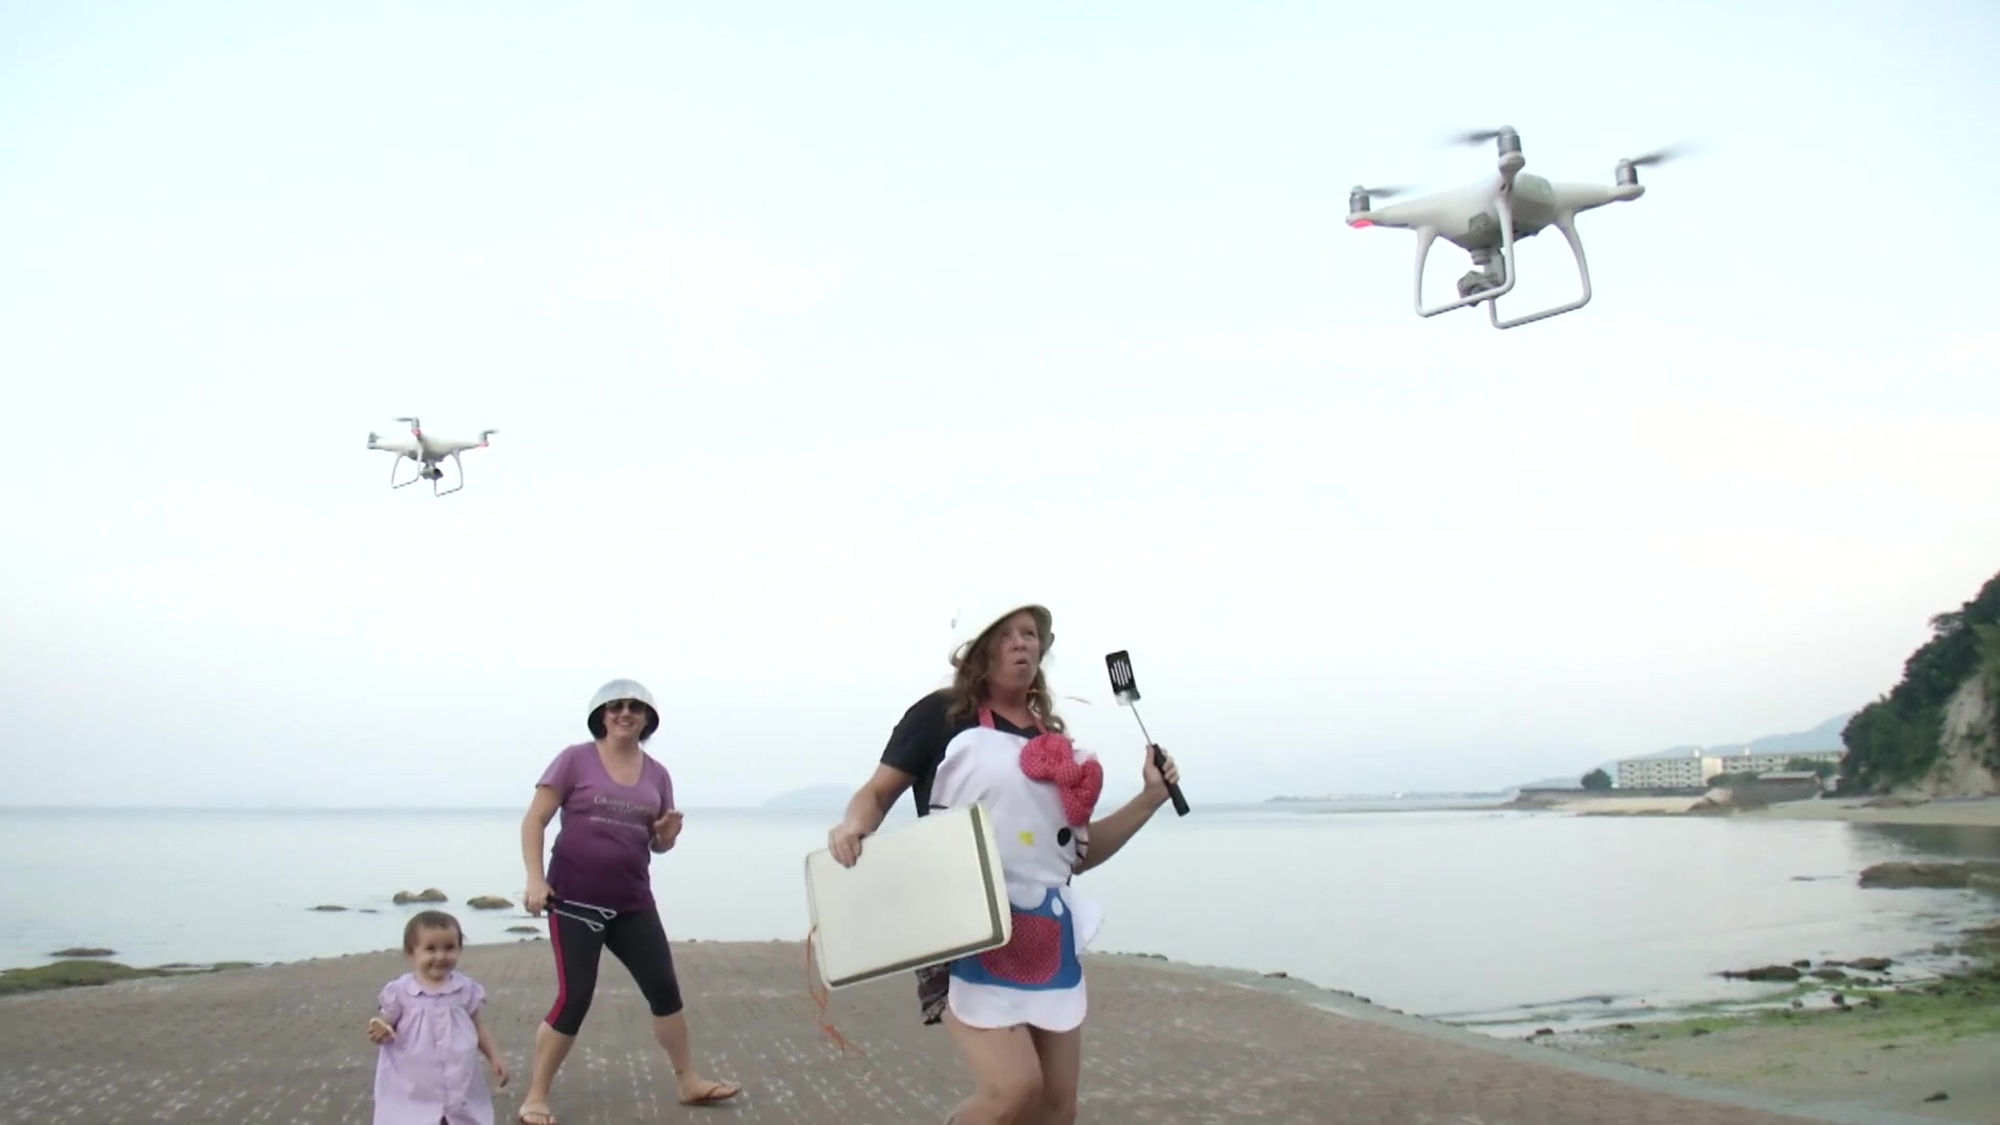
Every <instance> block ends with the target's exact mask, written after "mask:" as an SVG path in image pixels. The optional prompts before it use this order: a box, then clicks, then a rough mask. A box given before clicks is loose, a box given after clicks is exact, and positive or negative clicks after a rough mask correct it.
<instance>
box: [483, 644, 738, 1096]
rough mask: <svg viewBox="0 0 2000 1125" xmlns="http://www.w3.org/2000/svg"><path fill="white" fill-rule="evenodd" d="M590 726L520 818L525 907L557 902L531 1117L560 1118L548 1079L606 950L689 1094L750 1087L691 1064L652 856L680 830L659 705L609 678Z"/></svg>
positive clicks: (641, 690)
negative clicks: (547, 837)
mask: <svg viewBox="0 0 2000 1125" xmlns="http://www.w3.org/2000/svg"><path fill="white" fill-rule="evenodd" d="M586 725H587V726H588V727H589V728H590V735H591V741H589V742H579V743H577V744H576V745H575V746H571V747H568V748H567V749H565V750H563V752H562V753H560V754H557V755H556V757H555V760H554V761H552V762H550V763H549V768H548V769H547V770H545V771H543V773H542V778H541V780H540V781H539V782H537V783H536V784H535V799H534V801H533V802H531V803H530V804H529V805H528V813H527V815H526V816H524V817H522V818H521V859H522V861H523V862H524V863H525V864H526V865H527V869H528V892H527V896H526V897H527V908H528V913H530V914H540V913H541V912H542V911H543V910H544V909H546V910H547V911H548V912H549V944H550V945H551V946H552V947H553V948H554V949H555V959H556V1000H555V1004H554V1006H553V1007H551V1008H550V1009H549V1014H548V1015H547V1016H546V1017H544V1018H543V1020H542V1022H541V1024H539V1025H538V1026H537V1027H536V1028H535V1065H534V1069H533V1071H532V1073H531V1074H530V1076H529V1079H528V1089H527V1091H526V1093H525V1094H524V1095H523V1096H522V1102H521V1115H520V1120H521V1121H522V1122H523V1123H525V1125H557V1123H556V1116H555V1114H554V1113H552V1112H550V1110H549V1104H548V1099H549V1086H550V1085H551V1084H552V1083H553V1082H554V1081H555V1076H556V1069H557V1068H558V1067H560V1066H562V1062H563V1059H564V1058H565V1057H566V1056H568V1054H569V1049H570V1046H571V1044H573V1043H575V1042H576V1033H577V1030H578V1029H579V1028H581V1027H582V1026H583V1017H584V1014H585V1013H587V1012H588V1011H589V1010H590V999H591V994H592V993H593V992H594V991H596V988H597V964H598V961H599V959H600V956H601V955H602V953H603V952H604V951H605V950H607V949H609V950H610V951H611V955H612V956H613V957H616V958H618V960H619V961H620V962H622V963H623V964H624V966H625V968H626V970H627V971H629V972H630V973H631V974H632V980H633V982H634V983H636V984H637V985H638V986H639V991H640V993H641V994H642V995H644V996H645V998H646V1005H647V1007H648V1008H650V1009H651V1010H652V1013H653V1038H654V1039H655V1040H657V1041H658V1042H659V1044H660V1046H661V1047H662V1048H664V1049H665V1050H666V1052H667V1058H668V1059H669V1060H670V1061H671V1062H672V1063H673V1066H674V1076H675V1082H676V1084H677V1085H678V1086H679V1087H680V1091H679V1092H680V1100H681V1104H682V1105H706V1104H709V1103H711V1102H719V1101H725V1100H727V1099H729V1098H733V1097H735V1096H736V1095H737V1093H739V1092H740V1091H741V1089H742V1087H740V1086H739V1085H737V1084H736V1083H734V1082H716V1081H711V1080H709V1079H706V1078H703V1077H701V1075H700V1074H699V1073H698V1072H696V1070H695V1068H694V1062H693V1061H692V1056H690V1054H689V1053H688V1034H687V1018H686V1016H685V1015H683V1014H682V1012H681V990H680V982H679V981H678V980H676V979H675V977H674V958H673V952H672V951H671V950H670V949H669V948H668V946H667V934H666V930H665V929H664V928H663V927H662V926H661V925H660V914H659V910H658V908H657V907H656V906H655V904H654V901H653V890H652V862H653V856H655V855H658V854H659V853H661V852H664V851H667V850H669V849H670V848H672V847H673V846H674V840H675V839H676V838H678V837H679V836H680V831H681V814H680V813H679V812H678V811H677V810H676V809H675V808H674V783H673V779H672V778H671V777H669V776H668V775H667V767H665V766H664V765H661V764H660V762H659V760H658V759H656V758H654V757H653V756H652V755H650V754H648V753H646V752H645V751H644V750H643V749H641V748H640V744H641V743H643V742H645V741H646V740H647V739H649V738H651V737H653V732H654V731H657V730H659V729H660V712H659V709H658V708H657V707H655V706H654V705H653V697H652V695H651V694H650V693H648V692H647V691H646V689H645V687H644V686H642V685H641V684H639V683H638V682H637V681H634V680H613V681H611V682H610V683H608V684H605V685H604V686H603V687H601V688H599V689H597V694H596V695H595V696H593V697H592V698H591V701H590V713H589V718H588V719H587V720H586ZM558 809H560V810H561V811H562V829H561V830H560V831H559V832H558V833H557V835H556V842H555V847H554V848H553V849H552V851H551V854H550V856H549V865H548V871H547V873H546V874H544V873H543V871H542V837H543V834H544V831H545V830H546V829H547V828H548V824H549V821H550V820H552V819H554V817H555V815H556V811H557V810H558Z"/></svg>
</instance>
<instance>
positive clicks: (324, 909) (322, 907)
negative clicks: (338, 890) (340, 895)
mask: <svg viewBox="0 0 2000 1125" xmlns="http://www.w3.org/2000/svg"><path fill="white" fill-rule="evenodd" d="M306 909H308V910H317V911H320V912H321V913H325V914H331V913H333V912H335V911H337V910H346V909H347V908H346V907H345V906H336V905H334V904H333V903H330V902H323V903H320V904H319V905H318V906H309V907H307V908H306Z"/></svg>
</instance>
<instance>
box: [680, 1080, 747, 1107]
mask: <svg viewBox="0 0 2000 1125" xmlns="http://www.w3.org/2000/svg"><path fill="white" fill-rule="evenodd" d="M725 1090H726V1091H728V1093H724V1092H723V1091H725ZM742 1092H743V1087H741V1086H739V1085H737V1084H736V1083H734V1082H720V1081H716V1080H714V1079H710V1080H709V1083H708V1089H707V1090H704V1091H703V1092H702V1094H701V1096H700V1097H697V1098H682V1099H680V1103H681V1104H682V1105H714V1104H715V1103H716V1102H726V1101H728V1100H729V1099H731V1098H733V1097H735V1096H736V1095H738V1094H740V1093H742Z"/></svg>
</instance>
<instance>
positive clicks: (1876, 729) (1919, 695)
mask: <svg viewBox="0 0 2000 1125" xmlns="http://www.w3.org/2000/svg"><path fill="white" fill-rule="evenodd" d="M1930 626H1931V639H1930V640H1928V641H1926V642H1924V644H1923V645H1922V646H1921V647H1919V648H1918V649H1917V651H1915V652H1913V653H1911V654H1910V658H1909V659H1908V660H1907V661H1905V662H1904V664H1903V679H1902V681H1901V682H1900V683H1898V684H1897V685H1896V686H1895V687H1894V688H1893V689H1891V690H1890V692H1889V693H1888V694H1887V695H1884V696H1882V697H1881V698H1880V699H1877V700H1876V701H1875V702H1873V703H1870V704H1869V705H1868V706H1866V707H1863V708H1862V709H1861V710H1859V711H1857V712H1855V714H1854V717H1853V718H1852V719H1849V720H1848V722H1847V725H1846V727H1845V728H1843V729H1842V730H1841V732H1840V739H1841V742H1842V743H1844V744H1845V745H1846V747H1847V754H1846V756H1845V757H1844V758H1843V759H1842V760H1841V763H1840V787H1841V789H1842V790H1843V791H1846V792H1863V793H1879V792H1885V791H1887V790H1889V789H1892V788H1894V787H1895V786H1898V785H1903V784H1906V783H1909V782H1914V781H1916V780H1918V779H1920V778H1922V777H1923V776H1924V775H1925V774H1926V773H1928V772H1929V771H1930V769H1931V767H1932V766H1934V765H1936V764H1937V762H1938V758H1939V755H1940V753H1941V752H1942V751H1943V743H1944V733H1945V707H1946V704H1947V703H1949V702H1950V700H1951V698H1952V696H1953V695H1955V694H1956V693H1957V692H1958V690H1959V689H1960V688H1962V687H1964V686H1965V685H1966V682H1967V681H1968V680H1971V679H1972V678H1974V677H1975V676H1977V677H1980V678H1981V679H1982V680H1983V681H1984V685H1985V687H1986V689H1987V691H1988V693H1989V695H1990V696H1992V697H1993V698H2000V575H1995V576H1994V577H1992V578H1989V579H1987V580H1986V584H1985V585H1984V586H1982V587H1980V590H1979V593H1978V595H1977V596H1976V597H1974V598H1973V599H1972V600H1971V601H1969V602H1966V603H1965V604H1964V605H1962V606H1960V607H1959V608H1958V609H1957V610H1955V611H1952V612H1949V613H1940V614H1938V615H1937V616H1936V617H1933V618H1931V621H1930ZM1984 734H1985V738H1984V745H1983V753H1982V755H1981V764H1983V765H1984V766H1985V767H1986V768H1987V769H1989V770H1995V771H2000V737H1996V736H2000V730H1988V731H1986V732H1984Z"/></svg>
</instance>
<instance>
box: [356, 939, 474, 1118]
mask: <svg viewBox="0 0 2000 1125" xmlns="http://www.w3.org/2000/svg"><path fill="white" fill-rule="evenodd" d="M464 946H465V931H464V930H462V929H460V928H459V925H458V919H456V918H454V917H452V916H451V915H449V914H446V913H445V912H444V911H442V910H425V911H420V912H419V913H417V914H415V915H413V916H412V917H411V918H410V922H409V925H407V926H404V927H403V952H404V953H405V954H406V955H408V957H409V959H410V971H409V972H407V973H404V974H403V975H402V976H400V977H397V978H396V979H395V980H392V981H390V982H389V983H388V984H385V985H383V986H382V993H381V995H380V996H379V997H377V1003H376V1006H377V1008H378V1011H377V1012H376V1013H375V1016H374V1018H372V1019H370V1020H369V1021H368V1041H369V1042H371V1043H374V1044H375V1045H376V1047H377V1048H378V1050H377V1052H376V1055H375V1125H493V1095H492V1094H491V1093H490V1092H489V1091H488V1090H487V1088H486V1074H485V1072H484V1071H482V1070H481V1069H480V1067H479V1064H478V1061H477V1059H475V1058H474V1057H473V1056H474V1055H483V1056H485V1058H486V1061H487V1063H488V1064H490V1065H491V1066H492V1067H493V1075H494V1077H495V1078H497V1079H498V1080H499V1083H500V1085H502V1086H505V1085H506V1084H507V1064H506V1063H504V1062H502V1061H500V1052H499V1051H498V1050H497V1049H495V1047H494V1046H493V1037H492V1036H491V1035H489V1034H488V1033H487V1031H486V1025H485V1024H483V1023H481V1022H480V1021H479V1009H480V1006H481V1005H483V1004H484V1003H485V1002H486V990H485V989H484V988H482V987H480V984H479V982H478V981H476V980H473V979H472V978H471V977H468V976H466V975H465V974H464V973H461V972H459V971H458V954H459V950H461V949H462V948H464Z"/></svg>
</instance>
